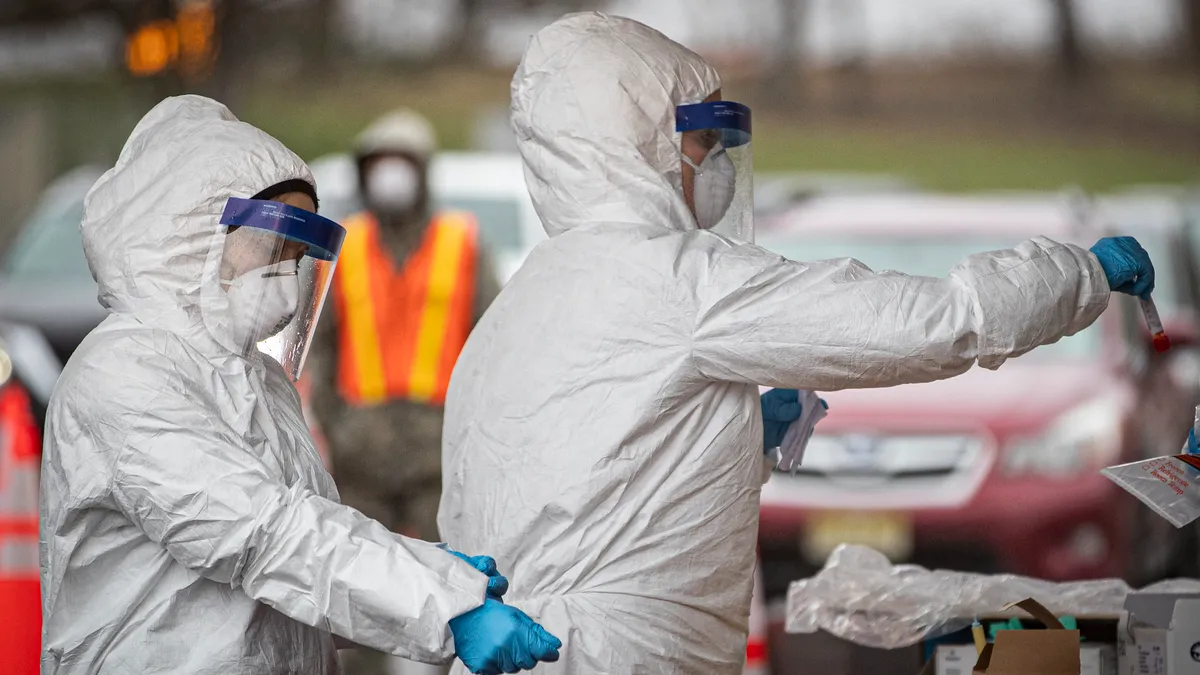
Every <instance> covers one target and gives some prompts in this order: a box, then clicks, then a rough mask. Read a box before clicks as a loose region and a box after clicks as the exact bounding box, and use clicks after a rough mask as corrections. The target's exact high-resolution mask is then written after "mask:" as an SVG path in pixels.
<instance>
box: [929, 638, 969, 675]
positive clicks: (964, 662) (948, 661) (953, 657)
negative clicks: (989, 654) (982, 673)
mask: <svg viewBox="0 0 1200 675" xmlns="http://www.w3.org/2000/svg"><path fill="white" fill-rule="evenodd" d="M977 658H979V655H978V654H976V653H975V645H938V648H937V651H936V652H935V653H934V671H933V672H934V674H935V675H971V671H972V670H973V669H974V668H975V660H976V659H977Z"/></svg>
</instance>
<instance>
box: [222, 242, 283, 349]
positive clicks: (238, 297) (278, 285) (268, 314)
mask: <svg viewBox="0 0 1200 675" xmlns="http://www.w3.org/2000/svg"><path fill="white" fill-rule="evenodd" d="M221 283H223V284H228V286H229V287H228V289H227V290H226V291H225V296H226V298H227V299H228V301H229V311H230V317H231V325H232V328H233V339H234V342H235V343H236V344H238V345H241V346H242V347H243V348H249V347H250V346H252V345H254V344H256V343H258V342H260V341H262V340H265V339H267V338H269V337H271V336H272V335H274V334H276V333H278V332H279V331H281V330H283V328H284V326H286V325H287V324H288V322H289V321H291V320H292V317H294V316H295V315H296V310H297V309H298V306H299V302H300V278H299V276H298V274H297V265H296V261H295V260H281V261H279V262H277V263H273V264H271V265H267V266H265V267H258V268H255V269H252V270H250V271H249V272H246V273H245V274H241V275H239V276H237V277H235V278H233V279H229V280H225V279H222V280H221Z"/></svg>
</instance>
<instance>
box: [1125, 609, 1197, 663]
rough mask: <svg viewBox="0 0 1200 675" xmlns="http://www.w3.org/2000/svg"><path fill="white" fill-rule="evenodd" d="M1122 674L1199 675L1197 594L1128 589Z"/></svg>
mask: <svg viewBox="0 0 1200 675" xmlns="http://www.w3.org/2000/svg"><path fill="white" fill-rule="evenodd" d="M1125 609H1126V611H1128V612H1129V620H1128V629H1127V638H1126V639H1128V640H1129V641H1130V644H1128V645H1127V646H1126V655H1127V659H1128V664H1127V667H1126V671H1125V673H1122V675H1200V594H1196V593H1145V592H1138V593H1132V594H1130V595H1129V597H1128V598H1126V599H1125Z"/></svg>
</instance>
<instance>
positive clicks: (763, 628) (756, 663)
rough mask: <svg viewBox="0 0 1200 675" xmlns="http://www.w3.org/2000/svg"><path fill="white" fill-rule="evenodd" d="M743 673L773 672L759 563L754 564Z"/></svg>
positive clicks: (762, 673) (745, 674) (746, 674)
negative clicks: (748, 633) (752, 593)
mask: <svg viewBox="0 0 1200 675" xmlns="http://www.w3.org/2000/svg"><path fill="white" fill-rule="evenodd" d="M742 673H743V675H770V673H771V662H770V661H769V660H768V659H767V604H766V597H765V595H764V593H763V584H762V571H761V570H760V569H759V565H755V566H754V595H752V596H751V597H750V638H749V639H748V640H747V641H746V667H745V668H744V669H743V670H742Z"/></svg>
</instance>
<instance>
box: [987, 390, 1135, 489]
mask: <svg viewBox="0 0 1200 675" xmlns="http://www.w3.org/2000/svg"><path fill="white" fill-rule="evenodd" d="M1120 412H1121V411H1120V407H1119V405H1118V402H1117V401H1116V400H1115V399H1114V398H1110V397H1104V398H1097V399H1092V400H1090V401H1088V402H1087V403H1084V404H1083V405H1080V406H1077V407H1075V408H1072V409H1071V410H1069V411H1067V412H1066V413H1064V414H1062V415H1060V416H1059V417H1058V418H1056V419H1055V420H1054V421H1053V422H1052V423H1051V424H1050V426H1049V427H1048V428H1047V429H1046V430H1045V431H1044V432H1042V433H1041V434H1039V435H1037V436H1032V437H1022V438H1013V439H1011V440H1010V441H1009V442H1008V444H1007V445H1006V447H1005V448H1004V458H1003V460H1004V461H1003V465H1004V470H1005V473H1007V474H1009V475H1021V474H1038V475H1046V476H1066V475H1073V474H1078V473H1081V472H1084V471H1088V470H1093V469H1097V468H1101V467H1105V466H1108V465H1109V464H1111V463H1112V462H1113V461H1115V460H1116V458H1117V454H1118V451H1119V449H1120V438H1119V428H1120V418H1121V415H1120Z"/></svg>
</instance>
